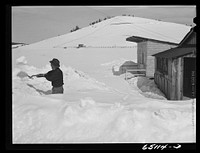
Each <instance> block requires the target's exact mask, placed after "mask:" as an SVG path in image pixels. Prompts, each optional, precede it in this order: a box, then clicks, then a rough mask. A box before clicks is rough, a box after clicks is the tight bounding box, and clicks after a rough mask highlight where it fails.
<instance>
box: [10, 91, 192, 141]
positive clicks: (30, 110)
mask: <svg viewBox="0 0 200 153" xmlns="http://www.w3.org/2000/svg"><path fill="white" fill-rule="evenodd" d="M13 104H14V105H13V123H14V124H13V125H14V126H13V134H14V135H13V142H14V143H72V142H76V143H77V142H93V143H94V142H139V143H145V142H150V143H153V142H154V143H156V142H159V143H160V142H165V143H167V142H179V143H180V142H193V141H194V140H195V136H194V133H193V132H192V131H193V130H192V129H193V128H194V125H193V123H192V117H194V118H195V114H194V116H193V115H192V113H194V112H190V111H185V110H184V109H183V108H181V107H180V108H179V109H178V110H177V109H172V108H170V107H169V108H167V107H166V108H162V109H156V108H154V109H153V110H149V109H140V108H139V107H137V106H136V107H129V109H127V106H126V107H123V106H122V105H119V104H118V103H114V104H112V105H99V102H96V101H94V100H93V99H92V98H91V97H85V98H84V99H80V100H79V101H74V102H73V103H69V102H67V101H64V100H56V99H52V98H47V97H41V96H32V95H30V96H26V95H21V94H15V95H14V103H13ZM143 105H145V104H143ZM194 123H195V122H194Z"/></svg>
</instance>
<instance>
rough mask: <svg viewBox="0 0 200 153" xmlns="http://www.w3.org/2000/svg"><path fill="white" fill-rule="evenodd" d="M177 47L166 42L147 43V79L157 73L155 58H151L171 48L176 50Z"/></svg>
mask: <svg viewBox="0 0 200 153" xmlns="http://www.w3.org/2000/svg"><path fill="white" fill-rule="evenodd" d="M176 46H177V45H174V44H169V43H164V42H157V41H148V42H147V53H146V57H147V60H146V76H147V77H154V73H155V57H154V56H151V55H153V54H156V53H159V52H163V51H165V50H168V49H170V48H174V47H176Z"/></svg>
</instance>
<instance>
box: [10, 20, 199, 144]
mask: <svg viewBox="0 0 200 153" xmlns="http://www.w3.org/2000/svg"><path fill="white" fill-rule="evenodd" d="M189 29H190V27H187V26H184V25H180V24H174V23H166V22H160V21H156V20H150V19H144V18H137V17H114V18H111V19H108V20H105V21H102V22H100V23H97V24H95V25H92V26H88V27H85V28H82V29H80V30H77V31H75V32H72V33H68V34H65V35H62V36H58V37H54V38H50V39H47V40H43V41H40V42H37V43H34V44H30V45H26V46H22V47H19V48H16V49H13V52H12V72H13V73H12V82H13V83H12V93H13V94H12V96H13V98H12V99H13V102H12V106H13V107H12V108H13V109H12V110H13V112H12V113H13V118H12V119H13V143H77V142H78V143H80V142H84V143H87V142H94V143H95V142H104V143H105V142H132V143H141V142H142V143H147V142H149V143H160V142H164V143H169V142H174V143H181V142H195V141H196V99H191V100H185V101H168V100H167V99H166V98H165V97H164V95H163V94H162V93H161V92H160V90H159V89H158V88H157V87H156V85H155V84H154V82H153V80H149V79H147V78H137V77H136V78H131V79H129V80H128V82H127V81H125V80H124V75H123V74H122V75H120V76H115V75H114V74H113V72H112V68H113V67H115V66H120V65H122V64H123V63H125V62H126V61H137V48H136V47H137V46H136V44H135V43H131V42H127V41H125V40H126V38H127V37H129V36H133V35H137V36H142V37H151V38H153V39H159V40H165V41H169V42H171V41H173V42H176V43H178V42H180V41H181V40H182V38H183V37H184V36H185V34H186V33H187V32H188V31H189ZM78 44H84V45H86V47H82V48H77V46H78ZM52 58H58V59H59V60H60V62H61V70H62V71H63V78H64V94H57V95H52V94H50V93H51V88H52V87H51V83H50V82H49V81H47V80H46V79H45V78H34V79H29V78H28V77H27V74H28V75H33V74H38V73H46V72H48V71H50V70H51V67H50V64H49V61H50V60H51V59H52Z"/></svg>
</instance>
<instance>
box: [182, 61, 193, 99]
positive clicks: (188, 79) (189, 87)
mask: <svg viewBox="0 0 200 153" xmlns="http://www.w3.org/2000/svg"><path fill="white" fill-rule="evenodd" d="M183 96H184V97H188V98H196V58H194V57H185V58H184V68H183Z"/></svg>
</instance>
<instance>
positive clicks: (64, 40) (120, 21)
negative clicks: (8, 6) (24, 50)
mask: <svg viewBox="0 0 200 153" xmlns="http://www.w3.org/2000/svg"><path fill="white" fill-rule="evenodd" d="M190 28H191V27H189V26H185V25H181V24H176V23H169V22H162V21H158V20H152V19H146V18H139V17H130V16H129V17H128V16H116V17H113V18H110V19H107V20H104V21H102V22H99V23H96V24H94V25H91V26H88V27H85V28H82V29H79V30H77V31H75V32H72V33H68V34H64V35H61V36H57V37H53V38H50V39H47V40H44V41H41V42H38V43H34V44H32V45H30V47H32V48H33V47H35V48H41V47H49V48H52V47H53V48H64V47H65V48H66V47H74V46H78V44H85V45H86V46H89V47H90V46H93V47H111V46H133V43H131V42H127V41H126V38H127V37H130V36H139V37H145V38H151V39H156V40H161V41H166V42H173V43H179V42H180V41H181V40H182V39H183V37H184V36H185V35H186V34H187V32H188V31H189V30H190Z"/></svg>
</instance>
